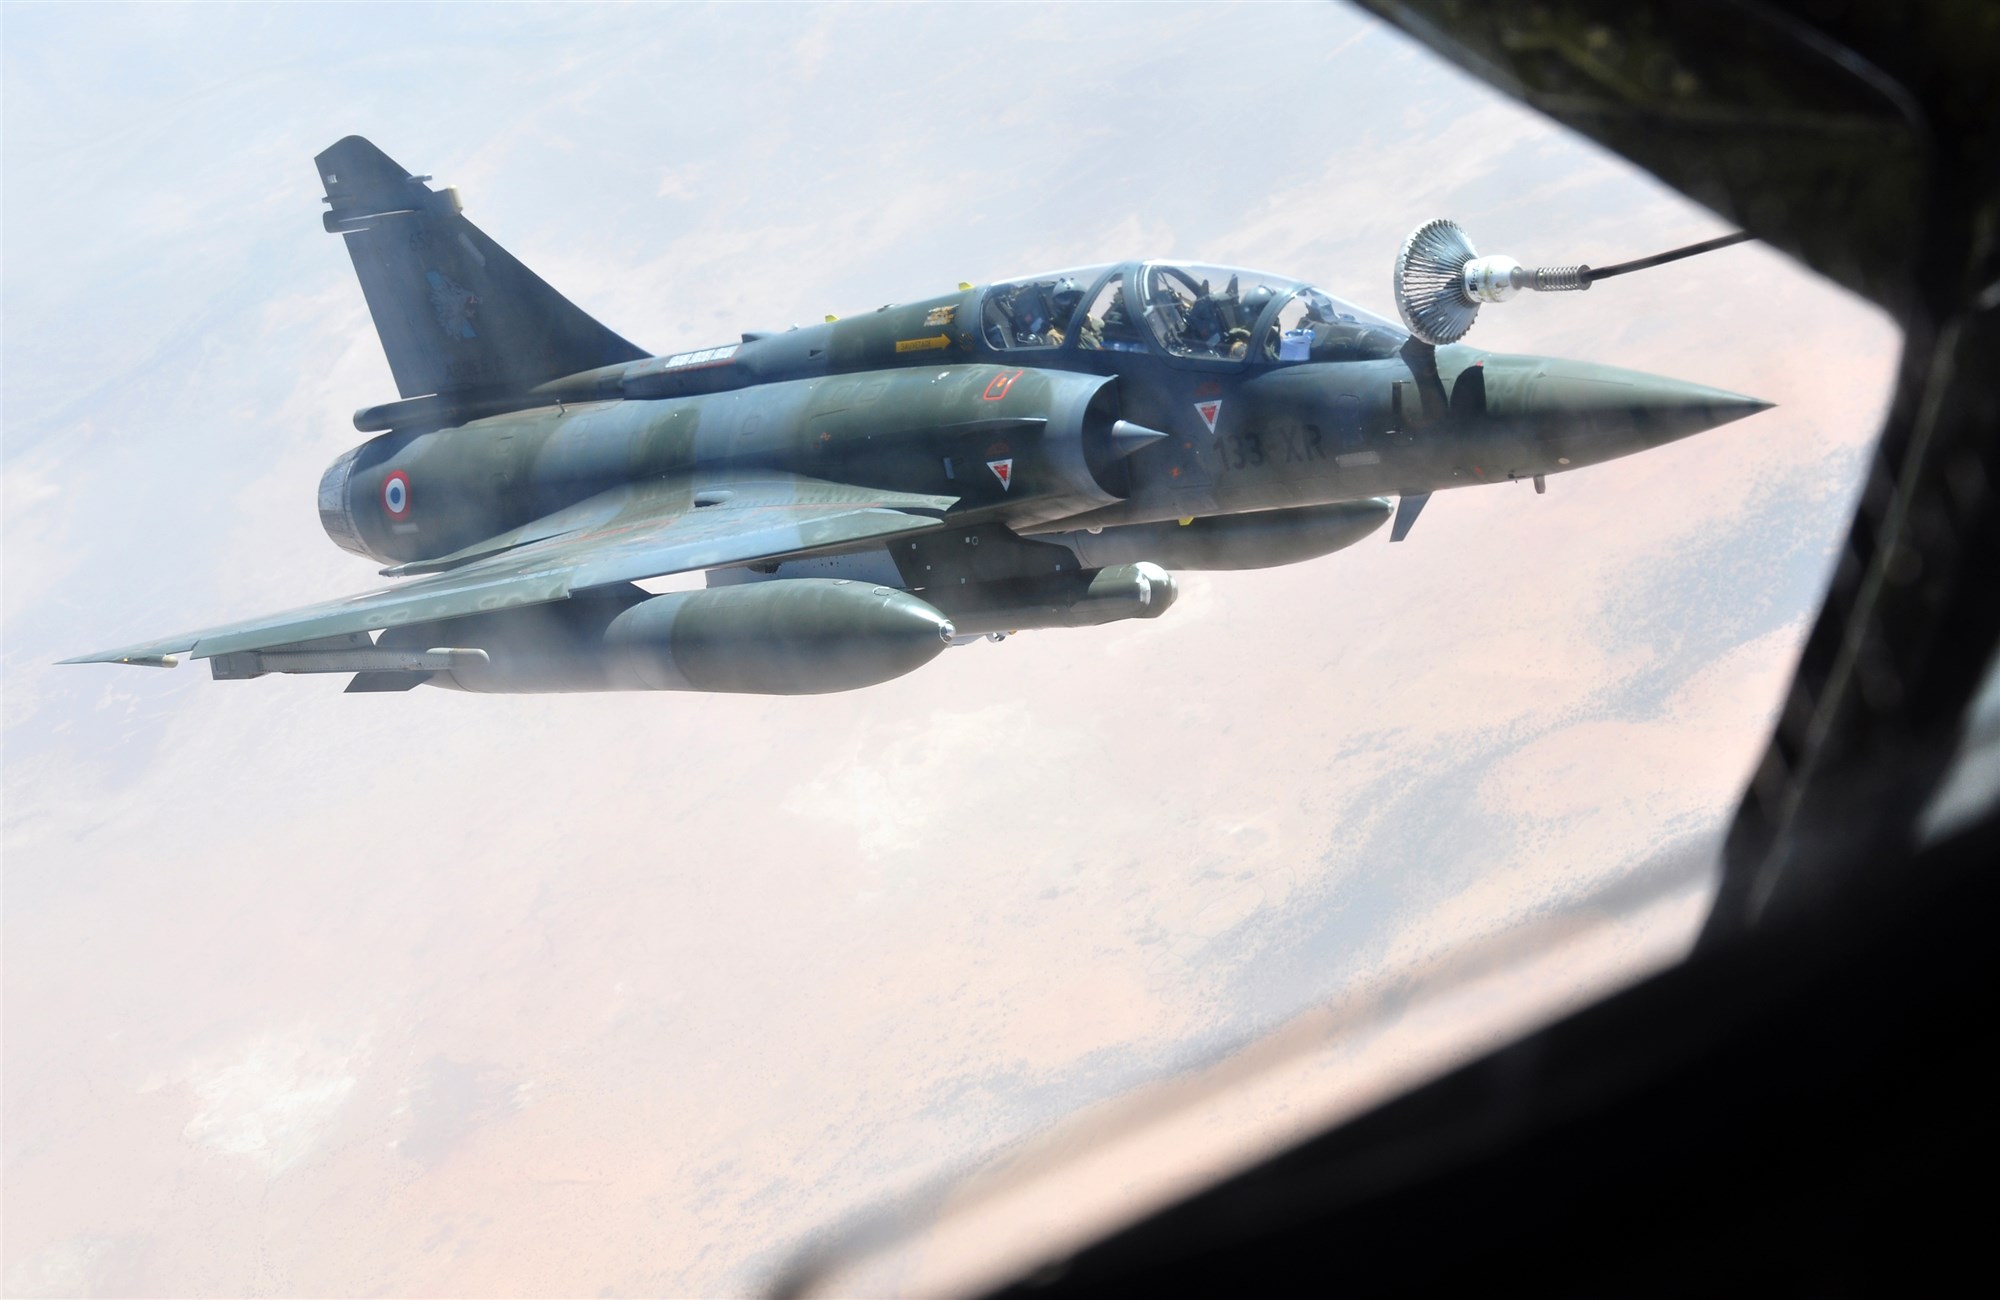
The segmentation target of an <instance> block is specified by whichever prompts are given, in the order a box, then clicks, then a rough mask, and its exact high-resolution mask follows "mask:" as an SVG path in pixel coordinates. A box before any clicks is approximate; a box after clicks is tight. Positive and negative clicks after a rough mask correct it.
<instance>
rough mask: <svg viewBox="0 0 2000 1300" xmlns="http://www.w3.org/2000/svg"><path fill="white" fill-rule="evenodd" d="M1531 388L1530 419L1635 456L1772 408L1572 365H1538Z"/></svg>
mask: <svg viewBox="0 0 2000 1300" xmlns="http://www.w3.org/2000/svg"><path fill="white" fill-rule="evenodd" d="M1526 388H1527V399H1528V400H1527V403H1526V405H1527V408H1528V414H1529V415H1530V416H1531V417H1533V418H1534V419H1535V420H1536V422H1537V423H1538V424H1541V425H1543V426H1544V427H1545V428H1546V429H1547V430H1548V432H1549V433H1550V434H1552V435H1554V436H1556V437H1559V438H1563V439H1569V438H1575V439H1579V440H1584V441H1599V440H1601V441H1608V442H1612V443H1623V444H1631V445H1630V446H1629V448H1628V449H1629V450H1633V451H1637V450H1639V449H1640V448H1643V447H1657V446H1660V445H1661V444H1662V443H1668V442H1673V441H1675V440H1676V439H1679V438H1685V437H1688V436H1689V435H1691V434H1696V433H1701V432H1702V431H1704V430H1706V429H1713V428H1715V427H1717V426H1718V425H1724V424H1728V423H1730V422H1731V421H1733V420H1740V419H1742V418H1743V417H1744V416H1746V415H1755V414H1756V413H1757V412H1759V411H1765V410H1769V409H1770V408H1771V406H1772V403H1770V402H1767V401H1764V400H1763V399H1761V398H1756V397H1745V396H1744V395H1743V394H1741V393H1732V392H1729V391H1728V390H1726V389H1721V388H1710V387H1708V386H1707V385H1706V384H1691V383H1688V382H1687V381H1685V380H1681V379H1668V378H1665V377H1663V376H1660V375H1649V374H1645V373H1643V372H1641V371H1637V370H1620V369H1617V368H1616V367H1613V366H1599V365H1591V364H1588V363H1585V362H1573V361H1571V362H1556V361H1551V362H1545V363H1542V364H1540V365H1538V366H1536V367H1535V372H1534V374H1533V376H1532V378H1530V379H1529V381H1528V383H1527V385H1526ZM1607 450H1608V449H1607ZM1614 454H1615V453H1614Z"/></svg>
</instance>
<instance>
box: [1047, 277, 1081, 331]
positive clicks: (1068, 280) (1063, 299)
mask: <svg viewBox="0 0 2000 1300" xmlns="http://www.w3.org/2000/svg"><path fill="white" fill-rule="evenodd" d="M1082 301H1083V288H1082V286H1080V285H1078V284H1077V282H1076V278H1075V277H1074V276H1068V275H1066V276H1064V277H1063V278H1062V279H1060V280H1057V281H1056V282H1055V283H1054V284H1052V285H1050V286H1049V302H1050V303H1051V304H1052V305H1053V306H1054V307H1055V313H1056V323H1057V324H1061V323H1062V322H1063V321H1066V320H1068V319H1069V315H1070V313H1071V312H1073V311H1075V310H1076V305H1077V304H1078V303H1080V302H1082Z"/></svg>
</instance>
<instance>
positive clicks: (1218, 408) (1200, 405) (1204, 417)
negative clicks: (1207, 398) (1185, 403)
mask: <svg viewBox="0 0 2000 1300" xmlns="http://www.w3.org/2000/svg"><path fill="white" fill-rule="evenodd" d="M1194 413H1195V414H1196V415H1199V416H1200V417H1201V422H1202V423H1203V424H1205V425H1207V426H1208V431H1209V432H1210V433H1214V432H1215V417H1217V416H1218V415H1221V414H1222V400H1221V399H1220V398H1217V399H1216V400H1215V401H1213V402H1196V403H1195V404H1194Z"/></svg>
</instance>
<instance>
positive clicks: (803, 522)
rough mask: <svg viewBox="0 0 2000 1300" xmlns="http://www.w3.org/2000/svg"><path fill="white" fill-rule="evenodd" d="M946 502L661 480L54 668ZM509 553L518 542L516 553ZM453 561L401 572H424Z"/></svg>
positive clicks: (840, 536) (461, 611)
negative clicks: (322, 595) (444, 553)
mask: <svg viewBox="0 0 2000 1300" xmlns="http://www.w3.org/2000/svg"><path fill="white" fill-rule="evenodd" d="M956 501H957V498H956V497H940V496H923V495H919V494H916V493H908V492H880V491H875V490H873V489H869V488H859V487H852V486H849V485H847V484H842V483H828V482H824V481H822V480H819V479H812V478H806V477H804V476H802V475H797V474H786V473H782V472H776V471H771V472H763V473H759V474H756V475H754V476H751V477H741V478H731V477H726V476H723V475H719V474H714V473H697V474H688V475H669V476H666V477H663V478H657V479H649V480H647V481H644V482H640V483H630V484H624V485H621V486H619V487H615V488H612V489H610V490H609V491H607V492H602V493H599V494H598V495H597V496H594V497H591V498H590V499H589V500H587V501H583V502H580V503H578V504H577V505H574V506H570V507H568V508H567V509H564V510H560V511H557V512H556V513H555V514H552V515H548V516H545V517H544V518H542V519H540V520H537V521H535V522H534V523H532V524H529V525H527V526H525V527H523V528H520V529H516V530H514V531H513V532H512V533H508V534H502V535H501V536H500V537H497V538H495V539H493V541H492V542H489V543H484V544H482V545H480V546H477V547H470V548H468V549H467V550H466V551H464V552H460V555H461V556H463V557H464V558H463V560H462V561H461V562H458V563H456V564H455V565H454V567H451V568H449V569H446V570H445V571H444V572H441V573H436V572H433V573H430V574H429V576H425V577H419V578H414V579H412V580H411V581H409V582H405V583H399V584H397V585H395V586H392V587H384V588H381V589H379V590H376V591H369V592H363V593H361V594H360V595H357V596H347V597H344V598H342V599H339V600H329V601H322V602H321V603H319V604H317V605H307V606H304V607H303V608H300V609H293V610H287V611H285V612H283V613H279V614H271V615H266V616H264V617H262V618H255V619H246V620H244V621H243V622H239V623H225V624H223V625H221V626H218V627H211V628H203V629H201V630H199V631H195V632H186V633H182V634H181V635H179V636H171V637H163V638H161V639H159V640H157V641H147V642H143V643H141V644H138V645H130V646H122V647H120V648H118V649H116V650H104V651H99V652H98V653H95V654H87V655H79V656H77V657H76V658H74V659H65V660H63V661H62V662H63V663H66V664H87V663H124V664H141V665H147V666H152V667H171V666H173V664H174V662H175V660H174V658H173V656H175V655H180V654H189V655H191V656H192V657H194V658H196V659H207V658H210V657H212V656H215V655H222V654H233V653H236V652H238V651H243V650H269V649H272V648H275V647H279V646H289V645H295V644H297V643H299V642H301V641H311V640H317V639H319V638H322V637H328V636H338V635H342V634H345V633H350V632H366V631H371V630H374V629H378V628H387V627H395V626H397V625H399V624H404V623H418V622H434V621H437V620H440V619H451V618H463V617H464V616H466V615H468V614H480V613H485V612H487V611H489V610H496V609H505V608H509V607H512V606H517V605H538V604H547V603H549V602H551V601H557V600H563V599H566V598H567V597H568V596H569V595H570V594H571V593H572V592H576V591H583V590H586V589H588V588H591V587H601V586H607V585H609V584H612V583H618V582H635V581H639V580H641V579H645V578H659V577H665V576H667V575H669V574H675V573H689V572H694V571H698V570H701V569H714V568H721V567H724V566H728V565H738V564H755V563H759V562H762V561H767V560H769V561H776V560H781V559H788V558H791V557H794V556H800V555H809V554H812V553H814V552H816V551H823V550H830V549H833V548H836V547H840V546H846V545H851V544H854V543H857V542H866V541H869V540H872V539H876V538H888V537H893V536H896V535H898V534H902V533H910V532H921V531H925V530H927V529H931V528H935V527H937V524H938V520H939V518H940V517H941V516H942V515H943V514H944V512H945V511H946V510H947V509H949V508H950V507H951V506H952V505H953V504H954V503H955V502H956ZM517 539H518V540H517ZM454 558H455V557H445V558H444V559H442V560H437V561H431V562H429V563H427V564H425V565H422V566H416V565H411V566H404V571H406V572H407V571H425V570H432V569H436V568H438V567H441V566H443V565H445V564H450V563H452V562H453V560H454Z"/></svg>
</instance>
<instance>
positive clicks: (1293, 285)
mask: <svg viewBox="0 0 2000 1300" xmlns="http://www.w3.org/2000/svg"><path fill="white" fill-rule="evenodd" d="M1139 281H1140V293H1141V296H1142V298H1143V299H1144V303H1143V315H1144V318H1145V321H1146V325H1147V327H1148V328H1149V329H1150V330H1151V331H1152V335H1153V339H1154V341H1155V342H1157V343H1158V344H1159V346H1160V347H1162V348H1165V349H1166V350H1167V351H1168V352H1169V353H1171V354H1173V355H1174V356H1179V357H1190V358H1194V359H1198V360H1207V361H1240V360H1243V359H1244V358H1246V357H1247V356H1249V355H1250V340H1251V337H1252V335H1253V334H1254V333H1255V331H1256V329H1257V327H1258V324H1259V322H1260V321H1262V320H1263V319H1264V317H1265V316H1266V315H1267V314H1268V313H1269V312H1270V311H1271V309H1272V308H1273V306H1274V305H1275V304H1276V303H1278V302H1279V301H1281V300H1282V299H1284V297H1285V296H1286V295H1288V294H1291V293H1294V292H1296V291H1298V290H1299V289H1300V288H1301V286H1300V285H1299V283H1298V281H1296V280H1287V279H1283V278H1280V277H1277V276H1268V275H1261V274H1259V273H1257V272H1255V271H1239V270H1234V269H1231V268H1229V267H1221V266H1168V265H1165V264H1162V263H1157V262H1154V263H1148V264H1147V265H1146V266H1144V267H1142V268H1141V269H1140V273H1139ZM1321 296H1322V297H1324V295H1321Z"/></svg>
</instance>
